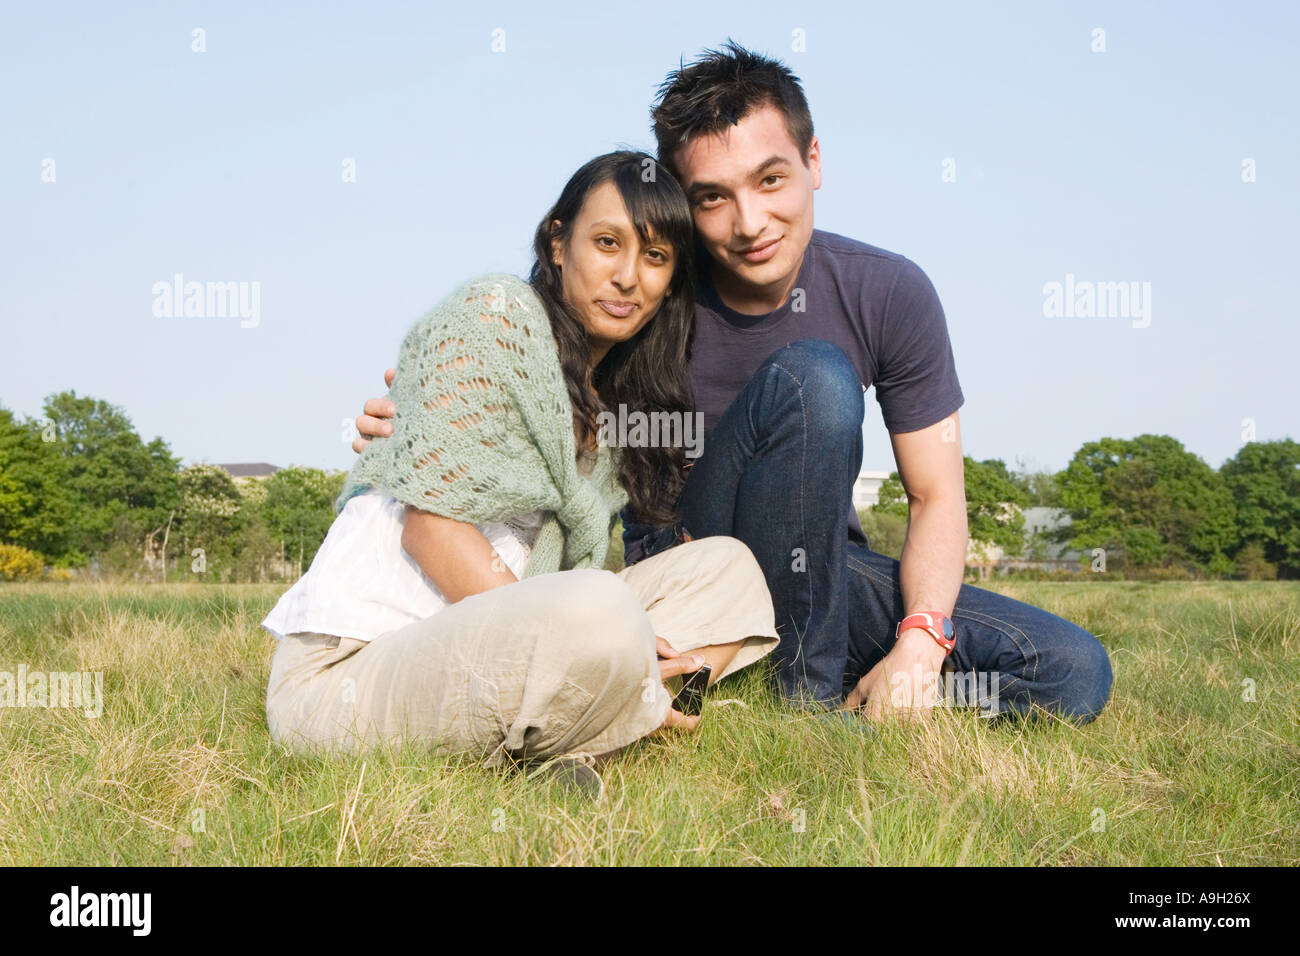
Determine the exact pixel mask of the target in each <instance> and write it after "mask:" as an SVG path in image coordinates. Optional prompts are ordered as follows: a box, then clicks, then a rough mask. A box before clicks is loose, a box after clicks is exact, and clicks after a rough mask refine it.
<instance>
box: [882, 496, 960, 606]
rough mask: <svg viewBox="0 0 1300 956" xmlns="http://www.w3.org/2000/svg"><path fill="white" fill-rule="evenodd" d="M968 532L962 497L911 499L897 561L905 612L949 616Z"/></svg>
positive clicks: (956, 588)
mask: <svg viewBox="0 0 1300 956" xmlns="http://www.w3.org/2000/svg"><path fill="white" fill-rule="evenodd" d="M967 533H968V529H967V524H966V501H965V499H964V498H962V497H958V496H950V497H943V498H934V499H931V500H928V501H926V500H922V499H919V498H914V499H912V501H911V502H910V503H909V511H908V523H907V539H906V541H905V542H904V544H903V557H902V560H901V561H900V562H899V565H900V567H899V582H900V584H901V586H902V589H903V612H904V613H905V614H910V613H912V612H913V611H941V612H942V613H943V614H944V616H946V617H951V616H952V609H953V605H955V604H956V603H957V592H958V591H960V590H961V579H962V574H963V573H964V570H965V567H966V539H967Z"/></svg>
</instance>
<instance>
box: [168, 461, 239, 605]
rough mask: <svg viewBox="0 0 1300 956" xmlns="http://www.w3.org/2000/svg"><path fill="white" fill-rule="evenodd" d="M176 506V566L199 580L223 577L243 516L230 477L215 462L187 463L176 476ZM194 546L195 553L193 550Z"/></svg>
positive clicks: (230, 571) (228, 570) (234, 553)
mask: <svg viewBox="0 0 1300 956" xmlns="http://www.w3.org/2000/svg"><path fill="white" fill-rule="evenodd" d="M178 481H179V485H180V499H181V500H180V507H179V509H178V510H177V515H176V517H177V523H176V527H175V528H174V529H173V530H172V534H173V535H175V536H176V537H177V538H178V539H179V541H177V543H178V544H179V545H180V548H179V549H178V551H177V552H176V557H177V559H178V567H179V568H181V569H183V570H185V571H187V572H189V571H194V569H195V568H196V567H197V569H198V570H197V571H195V573H197V574H199V575H200V576H201V577H202V579H204V580H207V579H209V577H212V578H216V579H218V580H224V579H227V578H229V577H231V576H232V575H233V573H234V565H235V560H236V558H237V556H238V553H239V534H240V531H241V530H242V528H243V524H244V520H243V519H244V516H243V514H242V513H241V509H240V506H241V505H242V504H243V501H244V499H243V497H242V496H241V495H240V494H239V489H238V488H236V487H235V482H234V479H232V478H231V477H230V475H229V474H228V473H227V472H226V470H225V469H224V468H218V467H217V466H216V465H207V464H200V465H191V466H190V467H188V468H186V469H184V470H183V471H182V472H181V473H180V475H179V478H178ZM196 549H198V550H199V552H200V553H199V554H198V555H195V554H194V551H195V550H196Z"/></svg>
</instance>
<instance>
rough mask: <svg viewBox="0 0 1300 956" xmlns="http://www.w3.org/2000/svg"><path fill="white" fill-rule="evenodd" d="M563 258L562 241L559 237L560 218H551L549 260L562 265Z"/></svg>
mask: <svg viewBox="0 0 1300 956" xmlns="http://www.w3.org/2000/svg"><path fill="white" fill-rule="evenodd" d="M563 260H564V241H563V240H562V239H560V220H558V219H552V220H551V262H552V263H554V264H555V265H556V266H562V265H563V264H564V263H563Z"/></svg>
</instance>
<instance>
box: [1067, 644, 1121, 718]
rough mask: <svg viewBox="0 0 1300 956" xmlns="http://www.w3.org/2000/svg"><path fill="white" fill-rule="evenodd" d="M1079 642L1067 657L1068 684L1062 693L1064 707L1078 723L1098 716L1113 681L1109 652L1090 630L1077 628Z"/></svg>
mask: <svg viewBox="0 0 1300 956" xmlns="http://www.w3.org/2000/svg"><path fill="white" fill-rule="evenodd" d="M1078 630H1079V636H1078V642H1077V644H1076V646H1075V648H1074V652H1073V654H1072V655H1071V659H1070V676H1069V688H1068V692H1067V693H1066V694H1063V695H1062V696H1063V698H1064V699H1063V700H1062V704H1063V708H1062V709H1063V710H1064V711H1065V716H1068V717H1070V718H1072V719H1073V720H1075V721H1076V722H1078V723H1081V724H1086V723H1090V722H1091V721H1093V720H1096V719H1097V718H1098V717H1099V716H1101V712H1102V710H1104V709H1105V707H1106V703H1107V702H1108V701H1109V700H1110V689H1111V683H1112V681H1113V671H1112V669H1111V663H1110V655H1109V654H1107V653H1106V648H1104V647H1102V645H1101V642H1100V641H1099V640H1097V638H1096V637H1094V636H1093V635H1092V634H1090V633H1088V632H1087V631H1085V630H1084V629H1083V628H1079V629H1078Z"/></svg>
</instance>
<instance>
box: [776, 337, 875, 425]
mask: <svg viewBox="0 0 1300 956" xmlns="http://www.w3.org/2000/svg"><path fill="white" fill-rule="evenodd" d="M772 366H775V367H778V368H780V369H782V370H783V371H785V372H786V373H788V374H789V375H791V376H793V378H794V379H795V380H796V381H797V382H798V383H799V387H800V391H801V397H802V400H803V403H804V407H805V408H806V409H807V411H808V419H809V421H810V422H811V423H814V424H815V425H816V427H817V428H818V430H819V431H821V432H824V433H825V434H826V435H827V436H828V437H829V436H832V435H838V434H842V433H847V434H850V435H851V434H854V433H857V432H860V431H861V428H862V415H863V407H864V406H863V398H862V395H863V390H862V382H861V380H860V378H859V376H858V371H857V369H856V368H854V366H853V362H852V361H851V360H850V359H849V357H848V355H846V354H845V353H844V350H843V349H842V348H840V347H839V346H838V345H836V344H834V343H833V342H825V341H822V340H821V339H802V340H800V341H798V342H792V343H791V344H790V345H787V346H785V348H782V349H778V350H777V351H776V352H773V353H772V354H771V355H769V356H768V357H767V358H766V359H765V360H764V362H763V365H762V368H768V367H772Z"/></svg>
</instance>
